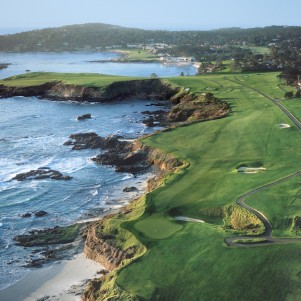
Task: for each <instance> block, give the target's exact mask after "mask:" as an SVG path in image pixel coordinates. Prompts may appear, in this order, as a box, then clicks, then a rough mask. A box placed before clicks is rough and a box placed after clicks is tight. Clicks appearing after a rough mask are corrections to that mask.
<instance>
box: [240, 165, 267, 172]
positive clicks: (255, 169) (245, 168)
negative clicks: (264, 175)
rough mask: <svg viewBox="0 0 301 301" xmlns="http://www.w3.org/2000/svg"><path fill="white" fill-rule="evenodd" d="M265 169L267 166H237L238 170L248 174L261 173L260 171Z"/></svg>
mask: <svg viewBox="0 0 301 301" xmlns="http://www.w3.org/2000/svg"><path fill="white" fill-rule="evenodd" d="M265 170H266V168H264V167H249V166H240V167H238V168H237V172H240V173H247V174H254V173H259V172H261V171H265Z"/></svg>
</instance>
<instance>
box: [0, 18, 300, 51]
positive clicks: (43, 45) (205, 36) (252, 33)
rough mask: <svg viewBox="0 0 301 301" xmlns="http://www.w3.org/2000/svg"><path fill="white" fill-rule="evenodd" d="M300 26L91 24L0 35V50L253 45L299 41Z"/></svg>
mask: <svg viewBox="0 0 301 301" xmlns="http://www.w3.org/2000/svg"><path fill="white" fill-rule="evenodd" d="M300 37H301V27H299V26H270V27H265V28H251V29H241V28H226V29H218V30H211V31H164V30H143V29H136V28H124V27H120V26H114V25H108V24H101V23H94V24H83V25H69V26H63V27H58V28H47V29H42V30H34V31H28V32H23V33H17V34H12V35H0V51H5V52H6V51H7V52H10V51H14V52H23V51H66V50H82V49H98V48H100V49H101V48H104V47H107V46H114V45H115V46H122V47H124V46H126V45H127V44H136V43H146V44H147V43H153V42H155V43H166V44H172V45H178V46H179V45H187V46H189V45H194V46H198V45H200V46H201V45H204V44H210V45H225V44H228V45H229V44H230V45H235V44H238V45H242V44H248V45H254V46H267V45H268V44H270V43H278V42H283V41H289V40H294V41H299V43H300V44H301V38H300Z"/></svg>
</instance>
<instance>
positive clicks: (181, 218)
mask: <svg viewBox="0 0 301 301" xmlns="http://www.w3.org/2000/svg"><path fill="white" fill-rule="evenodd" d="M175 220H177V221H183V222H193V223H205V222H204V221H203V220H201V219H196V218H191V217H186V216H176V217H175Z"/></svg>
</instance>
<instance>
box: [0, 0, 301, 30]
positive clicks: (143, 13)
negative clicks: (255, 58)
mask: <svg viewBox="0 0 301 301" xmlns="http://www.w3.org/2000/svg"><path fill="white" fill-rule="evenodd" d="M0 7H1V12H2V13H1V18H0V28H1V29H2V30H4V31H7V32H8V33H9V32H10V31H20V30H19V29H28V30H29V29H35V28H47V27H58V26H62V25H71V24H83V23H107V24H114V25H120V26H125V27H136V28H144V29H167V30H190V29H196V30H208V29H215V28H224V27H242V28H249V27H262V26H269V25H297V26H300V25H301V18H300V11H301V1H300V0H281V1H280V0H185V1H184V0H181V1H180V0H146V1H145V0H144V1H143V0H0Z"/></svg>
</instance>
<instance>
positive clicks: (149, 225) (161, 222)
mask: <svg viewBox="0 0 301 301" xmlns="http://www.w3.org/2000/svg"><path fill="white" fill-rule="evenodd" d="M134 227H135V229H136V230H138V231H139V232H141V233H142V234H143V235H144V236H146V237H147V238H150V239H165V238H168V237H170V236H171V235H172V234H174V233H176V232H177V231H180V230H181V229H182V228H183V227H182V226H181V225H179V224H177V223H175V222H171V221H168V220H167V219H165V218H163V217H162V216H157V217H155V216H153V215H152V216H151V217H150V218H146V219H143V220H141V221H139V222H138V223H135V225H134Z"/></svg>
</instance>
